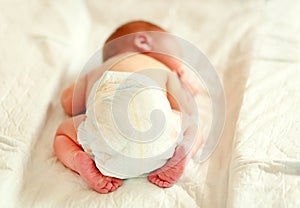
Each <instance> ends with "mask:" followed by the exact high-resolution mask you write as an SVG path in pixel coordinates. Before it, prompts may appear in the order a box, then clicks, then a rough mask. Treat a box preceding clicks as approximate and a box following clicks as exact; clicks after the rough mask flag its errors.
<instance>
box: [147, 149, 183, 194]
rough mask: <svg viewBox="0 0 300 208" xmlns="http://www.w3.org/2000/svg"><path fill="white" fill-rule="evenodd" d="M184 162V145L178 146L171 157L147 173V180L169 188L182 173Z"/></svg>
mask: <svg viewBox="0 0 300 208" xmlns="http://www.w3.org/2000/svg"><path fill="white" fill-rule="evenodd" d="M185 162H186V154H185V150H184V147H182V146H178V147H177V148H176V150H175V152H174V155H173V157H172V158H170V159H169V160H168V162H167V163H166V164H165V165H164V166H163V167H161V168H159V169H157V170H155V171H154V172H152V173H150V174H149V175H148V180H149V181H150V182H151V183H153V184H155V185H157V186H159V187H161V188H169V187H171V186H172V185H173V184H174V183H175V182H177V181H178V180H179V178H180V177H181V175H182V174H183V171H184V168H185Z"/></svg>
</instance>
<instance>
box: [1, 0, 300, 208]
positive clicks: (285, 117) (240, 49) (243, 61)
mask: <svg viewBox="0 0 300 208" xmlns="http://www.w3.org/2000/svg"><path fill="white" fill-rule="evenodd" d="M299 14H300V4H299V2H298V1H297V0H289V1H284V2H283V3H282V2H280V1H279V0H278V1H267V2H265V1H258V0H257V1H256V0H254V1H238V0H226V1H221V0H215V1H204V0H201V1H196V0H194V1H187V2H182V1H176V0H173V1H171V0H168V1H158V0H155V1H147V2H146V1H145V2H143V3H141V1H137V0H130V1H118V2H116V1H110V2H109V1H96V0H90V1H83V0H75V1H71V0H65V1H60V2H58V1H56V2H54V1H50V0H45V1H37V0H36V1H33V0H31V1H18V0H15V1H9V0H2V1H1V2H0V47H1V50H0V76H1V82H0V98H1V99H0V183H1V184H0V207H226V206H227V207H245V206H247V207H299V206H300V192H299V186H300V176H299V175H300V155H299V154H300V147H299V142H298V141H297V139H298V135H299V133H300V132H299V124H300V120H299V118H300V112H299V104H300V94H299V87H300V85H299V78H300V67H299V61H300V60H299V57H300V39H299V35H298V34H299V32H300V24H299V21H298V20H299V19H300V16H299ZM133 19H145V20H150V21H152V22H154V23H157V24H159V25H161V26H162V27H165V28H166V29H168V30H169V31H170V32H173V33H175V34H178V35H179V36H181V37H183V38H185V39H187V40H190V41H191V42H192V43H194V44H195V45H196V46H198V47H199V48H200V49H201V50H202V51H204V52H205V53H206V54H207V55H208V57H209V58H210V60H211V62H212V64H213V65H214V66H215V68H216V70H217V72H218V73H219V76H220V78H221V79H222V81H223V84H224V89H225V93H226V102H227V112H226V116H227V117H226V118H227V120H226V125H225V128H224V132H223V136H222V138H221V141H220V143H219V145H218V147H217V148H216V150H215V152H214V153H213V155H212V156H211V157H210V158H209V160H208V161H206V162H205V163H201V164H200V163H199V162H197V156H198V155H196V156H195V158H194V159H193V161H191V162H190V164H189V165H188V167H187V169H186V171H185V173H184V175H183V177H182V178H181V179H180V181H179V182H178V183H177V184H176V185H175V186H173V187H172V188H169V189H160V188H157V187H155V186H154V185H152V184H150V183H149V182H147V180H146V179H143V178H140V179H131V180H126V181H124V184H123V186H122V187H121V188H120V189H119V190H118V191H116V192H114V193H111V194H107V195H100V194H98V193H96V192H94V191H92V190H90V189H89V188H88V187H87V185H86V184H85V183H84V182H83V181H82V180H81V179H80V177H79V176H77V175H76V174H74V173H73V172H71V171H70V170H68V169H66V168H65V167H64V166H63V165H62V164H61V163H60V162H59V161H58V160H57V158H56V157H55V155H54V153H53V148H52V143H53V136H54V133H55V130H56V128H57V126H58V125H59V123H60V122H61V121H62V120H63V119H65V118H66V115H65V114H64V113H63V111H62V108H61V106H60V104H59V96H60V93H61V90H62V89H63V88H64V87H66V86H67V85H69V84H70V83H71V82H72V81H74V80H75V79H76V76H77V75H78V72H79V71H80V70H81V69H82V67H83V65H84V64H85V62H86V61H87V60H88V58H89V56H90V55H91V54H93V53H94V52H95V51H96V50H97V49H98V48H99V47H100V46H101V45H102V44H103V42H104V40H105V38H106V37H107V36H108V35H109V34H110V33H111V32H112V31H113V30H114V29H115V28H116V27H117V26H118V25H120V24H122V23H124V22H127V21H129V20H133ZM200 105H201V115H202V119H203V122H204V126H203V131H204V135H207V132H208V130H209V124H210V118H211V115H210V114H209V113H208V112H209V108H210V105H209V97H208V95H206V94H203V95H202V96H201V104H200Z"/></svg>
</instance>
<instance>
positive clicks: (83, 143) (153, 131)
mask: <svg viewBox="0 0 300 208" xmlns="http://www.w3.org/2000/svg"><path fill="white" fill-rule="evenodd" d="M144 40H145V39H143V44H144V43H145V41H144ZM135 44H137V45H138V42H135ZM143 51H144V49H143ZM114 53H115V54H113V55H109V56H106V57H104V60H105V62H104V63H103V65H102V66H101V67H100V68H96V69H94V70H93V71H91V72H89V73H88V74H86V75H85V76H84V77H82V78H81V79H80V80H79V81H78V82H77V83H75V84H73V85H72V86H70V87H69V88H67V89H66V90H65V91H64V92H63V95H62V105H63V107H64V109H65V111H66V112H67V113H68V114H70V115H73V117H72V118H69V119H66V120H65V121H63V122H62V124H61V125H60V126H59V128H58V130H57V132H56V136H55V140H54V150H55V153H56V155H57V157H58V158H59V160H60V161H61V162H62V163H63V164H64V165H65V166H67V167H68V168H70V169H71V170H73V171H75V172H77V173H78V174H80V176H81V177H82V178H83V179H84V180H85V181H86V182H87V184H88V185H89V186H90V187H91V188H93V189H94V190H96V191H98V192H99V193H108V192H112V191H114V190H116V189H117V188H118V187H119V186H121V185H122V180H121V179H125V178H131V177H139V176H143V175H148V180H149V181H150V182H151V183H153V184H155V185H157V186H159V187H162V188H167V187H170V186H172V185H173V184H174V183H175V182H176V181H177V180H178V179H179V178H180V176H181V175H182V173H183V170H184V167H185V163H186V161H187V160H189V159H190V158H191V157H192V156H193V155H194V154H195V152H196V151H197V150H198V148H199V146H200V144H201V138H199V139H198V140H197V141H196V143H195V145H194V147H193V148H192V149H191V151H189V152H187V149H186V147H185V145H184V141H183V140H187V139H185V137H188V134H186V133H183V132H184V130H183V129H182V125H181V122H182V121H183V120H182V118H181V113H180V111H182V107H183V108H185V109H187V108H188V102H187V101H188V100H189V99H191V98H189V94H188V93H187V92H186V90H185V88H184V87H183V86H182V83H181V81H180V80H179V78H178V76H177V75H178V74H180V73H179V72H178V70H177V71H176V69H175V70H174V68H175V67H174V68H172V70H173V71H176V72H177V74H176V73H174V72H172V70H171V68H170V67H169V66H170V64H166V63H172V61H170V60H169V59H166V57H159V56H157V57H151V56H150V55H144V54H137V53H128V52H126V51H122V52H119V51H118V50H116V51H115V52H114ZM104 56H105V53H104ZM163 60H167V61H166V62H164V61H163ZM171 66H172V65H171ZM176 66H177V63H176ZM133 94H134V95H135V96H133V97H132V95H133ZM129 98H130V99H129ZM179 104H180V105H179ZM85 110H86V112H85V114H80V115H76V114H79V113H80V112H84V111H85ZM155 110H158V111H159V112H160V113H162V114H160V113H159V112H158V113H156V114H155V113H154V112H155ZM123 112H125V113H126V114H124V113H123ZM156 112H157V111H156ZM127 113H128V114H127ZM75 115H76V116H75ZM127 117H128V118H127ZM187 121H188V120H186V119H185V120H184V122H185V126H188V127H187V128H185V129H189V128H193V129H194V128H195V125H194V124H193V123H191V124H190V123H188V122H187ZM158 130H159V131H158ZM146 133H148V134H146Z"/></svg>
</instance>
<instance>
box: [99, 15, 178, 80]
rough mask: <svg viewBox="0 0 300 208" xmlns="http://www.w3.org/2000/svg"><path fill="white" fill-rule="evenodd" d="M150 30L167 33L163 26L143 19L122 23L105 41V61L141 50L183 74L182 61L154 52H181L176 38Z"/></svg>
mask: <svg viewBox="0 0 300 208" xmlns="http://www.w3.org/2000/svg"><path fill="white" fill-rule="evenodd" d="M149 32H158V33H159V32H160V33H167V31H166V30H164V29H163V28H161V27H159V26H157V25H155V24H152V23H150V22H146V21H142V20H138V21H131V22H128V23H126V24H123V25H121V26H120V27H118V28H117V29H116V30H115V31H114V32H113V33H112V34H111V35H110V36H109V37H108V38H107V40H106V41H105V45H104V47H103V61H106V60H107V59H109V58H111V57H113V56H116V55H119V54H121V53H125V52H130V51H133V52H141V53H143V54H145V55H148V56H150V57H152V58H155V59H156V60H158V61H160V62H162V63H163V64H165V65H166V66H167V67H169V68H170V69H171V70H173V71H176V72H177V74H178V75H179V76H181V75H182V70H180V65H181V63H180V61H178V60H177V59H175V58H173V57H171V56H169V55H166V54H161V53H155V52H152V51H170V50H172V53H173V54H174V53H178V54H180V49H179V46H178V44H177V43H176V40H175V38H173V36H171V35H170V36H159V35H155V34H153V33H149ZM132 33H136V34H133V35H132V36H127V38H124V39H118V40H117V41H114V42H112V41H113V40H115V39H117V38H120V37H122V36H126V35H129V34H132Z"/></svg>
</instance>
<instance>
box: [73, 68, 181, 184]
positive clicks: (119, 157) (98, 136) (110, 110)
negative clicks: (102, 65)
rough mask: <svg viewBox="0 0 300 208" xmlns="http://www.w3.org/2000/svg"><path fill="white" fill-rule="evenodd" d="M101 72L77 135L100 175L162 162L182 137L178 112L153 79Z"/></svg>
mask: <svg viewBox="0 0 300 208" xmlns="http://www.w3.org/2000/svg"><path fill="white" fill-rule="evenodd" d="M141 76H143V75H136V74H134V75H133V74H132V73H126V72H111V71H108V72H105V74H104V75H103V77H102V78H101V79H100V80H99V81H98V82H97V83H96V84H95V85H94V87H93V90H92V91H91V94H90V95H89V100H88V106H87V119H86V121H85V122H84V123H83V124H81V125H80V127H79V130H78V140H79V142H80V144H81V145H82V146H83V148H84V150H85V151H87V152H88V151H90V154H91V155H92V156H93V157H94V160H95V163H96V165H97V167H98V168H99V170H100V171H101V172H102V173H103V174H104V175H109V176H113V177H117V178H130V177H138V176H141V175H143V174H146V173H149V172H151V171H153V170H155V169H157V168H159V167H161V166H163V165H164V164H165V162H166V161H167V160H168V159H169V158H170V157H172V155H173V152H174V150H175V147H176V145H177V144H178V143H179V142H180V141H181V139H182V135H181V117H180V114H176V113H174V112H173V111H172V109H171V107H170V104H169V102H168V99H167V98H166V96H165V92H164V91H163V90H162V89H160V88H159V87H158V85H157V84H156V83H155V82H154V81H153V80H151V79H149V78H147V77H145V76H143V77H141Z"/></svg>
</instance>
